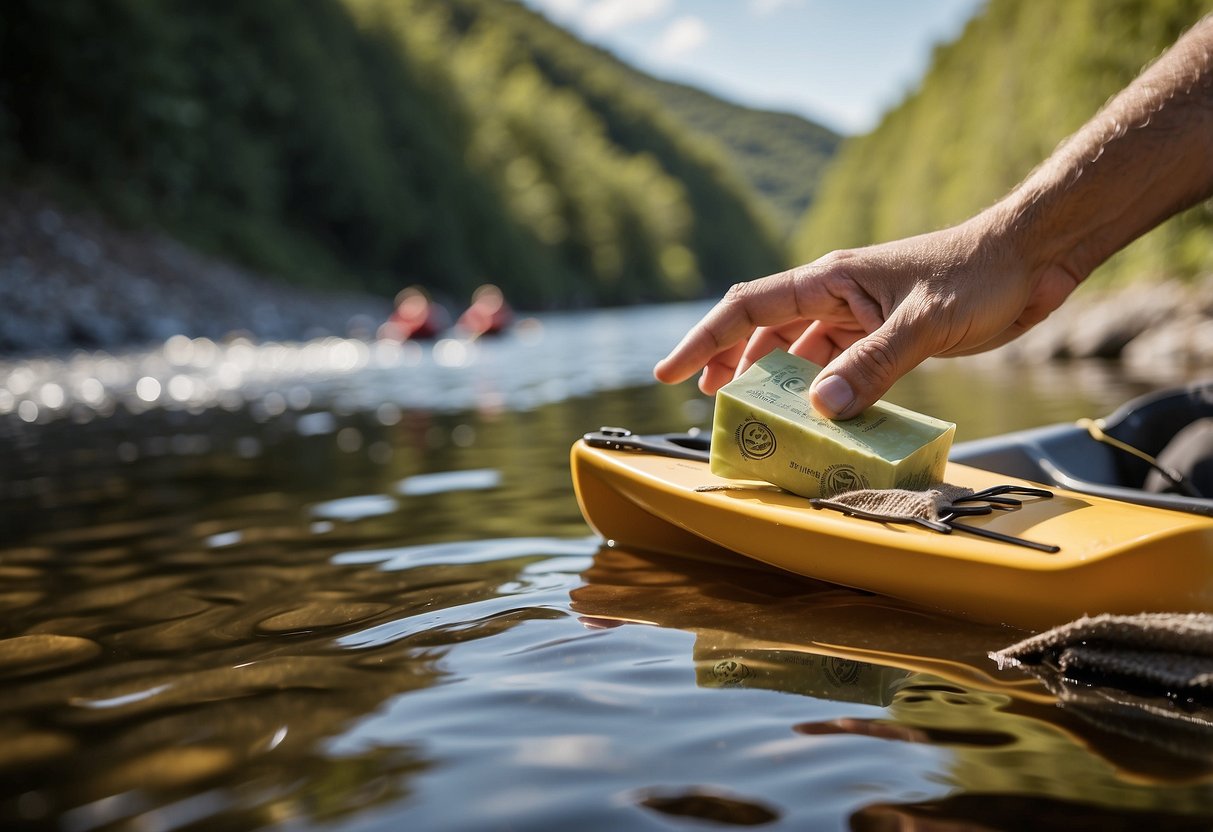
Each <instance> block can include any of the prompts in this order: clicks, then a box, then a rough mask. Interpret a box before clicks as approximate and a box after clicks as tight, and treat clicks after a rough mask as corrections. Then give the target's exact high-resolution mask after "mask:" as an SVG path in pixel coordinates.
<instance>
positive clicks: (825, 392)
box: [813, 376, 855, 417]
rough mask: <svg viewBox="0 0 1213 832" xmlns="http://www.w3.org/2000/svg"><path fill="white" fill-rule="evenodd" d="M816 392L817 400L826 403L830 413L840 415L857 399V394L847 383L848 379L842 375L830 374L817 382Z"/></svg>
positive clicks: (814, 389) (835, 415)
mask: <svg viewBox="0 0 1213 832" xmlns="http://www.w3.org/2000/svg"><path fill="white" fill-rule="evenodd" d="M813 392H814V393H816V398H817V401H819V402H820V403H821V404H823V405H825V407H826V409H827V410H829V411H830V413H829V414H828V415H830V416H834V417H838V416H841V415H842V414H843V413H845V412H846V409H847V408H848V407H850V406H851V403H852V402H853V401H855V394H854V393H853V392H852V391H851V385H849V384H847V380H846V379H845V378H843V377H842V376H830V377H829V378H825V379H822V380H821V381H819V382H817V386H816V387H815V388H813Z"/></svg>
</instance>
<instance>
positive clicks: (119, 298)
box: [0, 191, 391, 355]
mask: <svg viewBox="0 0 1213 832" xmlns="http://www.w3.org/2000/svg"><path fill="white" fill-rule="evenodd" d="M390 311H391V303H390V300H388V299H386V298H378V297H373V296H370V295H366V294H361V293H357V292H349V293H332V292H317V291H311V290H307V289H302V288H300V287H297V286H291V285H289V284H286V283H283V282H280V281H276V280H272V279H269V278H266V277H264V276H261V275H258V274H255V273H253V272H251V271H249V270H246V269H241V268H239V267H237V266H234V265H232V264H230V263H225V262H222V261H220V260H217V259H214V258H211V257H207V256H205V255H202V254H200V253H198V252H196V251H194V250H192V249H190V248H188V247H187V246H185V245H183V244H181V243H179V242H176V241H174V240H172V239H169V238H167V237H165V236H163V235H159V234H155V233H152V232H146V231H130V230H125V229H119V228H115V227H114V226H113V225H112V224H110V223H108V222H106V221H105V220H102V219H100V218H98V217H96V216H91V215H89V214H86V213H73V212H68V211H64V210H62V209H61V208H59V207H58V206H56V205H55V204H53V203H52V202H50V201H48V200H46V199H44V198H42V197H40V196H38V195H36V194H33V193H31V192H28V191H23V192H9V193H0V354H10V355H11V354H15V355H24V354H46V353H62V352H65V351H68V350H72V349H106V350H115V349H126V348H136V347H141V346H149V345H153V344H160V343H163V342H164V341H165V340H166V339H167V338H169V337H170V336H172V335H177V334H182V335H187V336H189V337H206V338H211V339H215V340H218V339H223V338H228V337H232V336H235V335H244V336H246V337H250V338H253V339H256V340H263V341H264V340H307V339H312V338H316V337H321V336H326V335H341V336H354V337H368V338H369V337H370V336H371V335H372V334H373V333H374V331H375V327H377V326H378V325H379V324H380V323H381V322H382V321H383V320H384V319H385V318H386V317H387V315H388V313H389V312H390Z"/></svg>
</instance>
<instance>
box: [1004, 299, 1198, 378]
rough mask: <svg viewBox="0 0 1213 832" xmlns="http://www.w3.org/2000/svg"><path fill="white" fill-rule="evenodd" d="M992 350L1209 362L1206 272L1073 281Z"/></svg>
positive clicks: (1178, 365)
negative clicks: (1195, 276)
mask: <svg viewBox="0 0 1213 832" xmlns="http://www.w3.org/2000/svg"><path fill="white" fill-rule="evenodd" d="M992 355H993V356H996V357H999V358H1002V359H1005V360H1011V361H1015V362H1021V363H1025V364H1040V363H1045V362H1050V361H1063V360H1084V359H1103V360H1109V361H1119V362H1120V363H1122V364H1123V365H1125V367H1126V369H1128V370H1130V371H1133V372H1138V373H1149V372H1151V371H1157V370H1163V371H1167V372H1176V371H1184V370H1194V369H1206V368H1208V369H1213V275H1210V276H1207V277H1206V278H1204V279H1203V280H1199V281H1195V282H1191V283H1186V282H1181V281H1178V280H1168V281H1165V282H1162V283H1145V282H1143V283H1130V284H1126V285H1124V286H1113V287H1097V286H1090V287H1087V286H1083V287H1080V288H1079V289H1078V291H1076V292H1075V293H1074V295H1073V296H1071V297H1070V299H1069V300H1067V301H1066V303H1065V304H1064V305H1063V306H1062V307H1061V308H1060V309H1058V310H1057V311H1056V312H1054V313H1053V314H1052V315H1050V316H1049V317H1048V318H1046V319H1045V320H1044V321H1042V322H1041V323H1040V324H1038V325H1037V326H1036V327H1034V328H1032V329H1031V330H1029V331H1028V332H1027V333H1026V334H1025V335H1023V336H1022V337H1020V338H1019V339H1017V340H1015V341H1013V342H1011V343H1010V344H1007V345H1006V346H1005V347H1002V348H1000V349H999V350H996V351H995V352H994V353H992Z"/></svg>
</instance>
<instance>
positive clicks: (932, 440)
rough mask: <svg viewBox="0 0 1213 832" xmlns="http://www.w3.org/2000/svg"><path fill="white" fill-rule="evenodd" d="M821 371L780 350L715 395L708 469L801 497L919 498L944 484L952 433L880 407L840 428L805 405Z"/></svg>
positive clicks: (935, 422)
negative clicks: (869, 491) (882, 494)
mask: <svg viewBox="0 0 1213 832" xmlns="http://www.w3.org/2000/svg"><path fill="white" fill-rule="evenodd" d="M820 370H821V368H820V367H818V366H817V365H815V364H812V363H810V362H808V361H806V360H804V359H803V358H800V357H798V356H794V355H791V354H789V353H787V352H784V351H783V350H775V351H773V352H771V353H769V354H768V355H766V356H764V357H763V358H761V359H760V360H759V361H758V362H757V363H756V364H754V365H753V366H752V367H750V368H749V369H748V370H746V371H745V373H743V374H742V375H741V376H740V377H739V378H737V379H734V380H733V381H731V382H729V383H728V384H726V385H725V386H724V387H723V388H721V389H720V391H719V392H718V393H717V394H716V412H715V417H714V418H713V423H712V451H711V469H712V473H713V474H716V475H717V476H721V477H727V478H730V479H747V480H764V481H766V482H769V483H773V484H775V485H778V486H779V487H781V488H784V489H786V490H788V491H791V492H793V493H794V494H800V495H802V496H805V497H832V496H834V495H835V494H840V493H843V492H846V491H854V490H857V489H861V488H905V489H909V490H914V491H918V490H922V489H924V488H927V487H928V486H930V485H931V484H933V483H937V482H940V481H942V479H943V474H944V468H945V466H946V465H947V461H948V452H949V451H950V450H951V447H952V438H953V437H954V436H955V434H956V425H954V424H952V423H951V422H944V421H942V420H940V419H936V418H934V417H931V416H926V415H924V414H921V413H915V412H914V411H912V410H907V409H906V408H904V407H898V406H897V405H895V404H889V403H888V402H884V401H880V402H877V403H876V404H874V405H872V406H871V407H869V408H868V409H867V410H865V411H863V412H862V413H860V414H859V415H858V416H856V417H854V418H851V419H846V420H833V419H827V418H826V417H824V416H822V415H820V414H819V413H817V412H816V411H815V410H813V406H812V405H811V404H809V385H810V384H811V383H812V381H813V379H814V378H815V377H816V376H817V373H818V372H820Z"/></svg>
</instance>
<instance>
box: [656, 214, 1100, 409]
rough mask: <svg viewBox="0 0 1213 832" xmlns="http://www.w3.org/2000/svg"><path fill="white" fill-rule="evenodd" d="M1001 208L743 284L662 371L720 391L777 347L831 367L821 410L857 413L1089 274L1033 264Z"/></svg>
mask: <svg viewBox="0 0 1213 832" xmlns="http://www.w3.org/2000/svg"><path fill="white" fill-rule="evenodd" d="M1009 225H1010V224H1009V223H1003V222H1001V221H1000V220H999V219H998V218H997V216H996V215H994V214H993V213H992V212H989V213H987V214H986V215H978V216H977V217H975V218H973V219H972V220H970V221H969V222H967V223H964V224H962V225H959V226H956V227H953V228H948V229H944V230H942V231H936V232H932V233H930V234H924V235H921V236H918V237H911V238H908V239H905V240H899V241H896V242H892V243H885V244H882V245H876V246H871V247H868V248H862V249H855V250H851V251H837V252H833V253H832V254H827V255H826V256H824V257H822V258H821V259H819V260H816V261H814V262H812V263H809V264H807V265H804V266H799V267H797V268H795V269H791V270H789V271H786V272H782V273H780V274H775V275H771V276H769V277H764V278H761V279H759V280H754V281H751V282H748V283H739V284H737V285H735V286H733V287H732V288H731V289H730V290H729V291H728V293H727V294H726V295H725V296H724V298H723V299H722V300H721V301H720V302H719V303H717V304H716V306H715V307H713V308H712V310H711V311H710V312H708V314H707V315H706V316H704V318H703V320H701V321H700V322H699V323H698V324H696V325H695V326H694V327H693V328H692V329H691V331H690V332H688V333H687V335H686V336H685V337H684V338H683V339H682V341H681V342H680V343H679V344H678V346H677V347H675V348H674V350H673V351H672V352H671V353H670V354H669V355H668V356H666V358H664V359H662V360H661V361H660V362H659V363H658V364H657V366H656V368H655V369H654V375H655V376H656V377H657V379H658V380H659V381H663V382H667V383H676V382H680V381H684V380H685V379H687V378H690V377H691V376H692V375H693V374H694V373H695V372H697V371H698V370H700V369H702V370H703V373H702V375H701V376H700V379H699V389H700V390H702V391H703V392H704V393H707V394H709V395H711V394H713V393H715V392H716V391H717V390H719V389H720V388H721V387H723V386H724V385H725V384H726V383H727V382H729V381H730V380H732V379H733V378H736V377H737V376H738V375H740V374H741V373H742V372H744V371H745V370H746V369H747V368H748V367H749V366H750V365H751V364H753V363H754V362H755V361H756V360H758V359H759V358H761V357H762V356H763V355H766V354H767V353H768V352H770V351H771V350H772V349H774V348H777V347H782V348H784V349H786V350H788V351H789V352H791V353H793V354H795V355H799V356H801V357H803V358H806V359H808V360H809V361H812V362H814V363H815V364H820V365H822V366H823V367H824V369H823V370H822V372H821V373H820V374H819V375H818V377H817V379H816V381H815V382H814V383H813V386H812V389H811V390H810V401H811V402H812V404H813V407H814V408H815V409H816V410H818V411H819V412H820V413H822V414H823V415H825V416H828V417H830V418H835V419H848V418H850V417H852V416H855V415H857V414H858V413H859V412H861V411H862V410H863V409H864V408H866V407H869V406H870V405H872V404H874V403H875V402H876V400H877V399H879V398H880V397H881V396H883V395H884V394H885V393H887V392H888V390H889V388H890V387H892V386H893V383H894V382H895V381H897V380H898V379H899V378H901V376H903V375H904V374H905V373H907V372H909V371H910V370H911V369H913V368H914V367H916V366H918V365H919V364H920V363H922V362H923V361H924V360H926V359H927V358H929V357H931V356H934V355H966V354H970V353H976V352H982V351H984V350H988V349H993V348H994V347H997V346H1001V345H1002V344H1005V343H1006V342H1008V341H1010V340H1012V339H1014V338H1016V337H1018V336H1019V335H1021V334H1023V333H1024V332H1026V331H1027V330H1028V329H1030V328H1031V327H1032V326H1034V325H1036V324H1037V323H1039V322H1040V321H1042V320H1044V318H1045V317H1047V316H1048V314H1049V313H1050V312H1052V311H1053V310H1054V309H1056V308H1057V307H1058V306H1060V305H1061V303H1062V302H1063V301H1064V300H1065V298H1066V297H1067V296H1068V295H1069V294H1070V292H1072V291H1073V290H1074V288H1075V286H1077V285H1078V283H1079V282H1080V281H1081V279H1082V277H1085V275H1083V274H1079V273H1078V272H1076V271H1075V270H1074V269H1073V268H1068V267H1066V266H1064V265H1061V264H1060V263H1055V262H1048V261H1044V260H1042V261H1041V262H1039V263H1036V262H1033V260H1034V258H1032V257H1029V256H1028V255H1027V253H1026V252H1024V251H1021V250H1020V249H1021V248H1022V246H1021V245H1020V244H1019V242H1018V240H1017V239H1016V236H1015V235H1013V234H1010V233H1005V229H1006V228H1007V226H1009Z"/></svg>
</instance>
